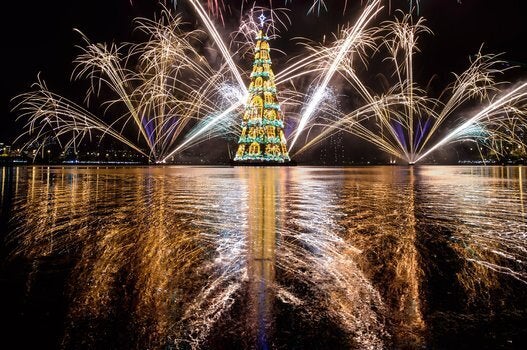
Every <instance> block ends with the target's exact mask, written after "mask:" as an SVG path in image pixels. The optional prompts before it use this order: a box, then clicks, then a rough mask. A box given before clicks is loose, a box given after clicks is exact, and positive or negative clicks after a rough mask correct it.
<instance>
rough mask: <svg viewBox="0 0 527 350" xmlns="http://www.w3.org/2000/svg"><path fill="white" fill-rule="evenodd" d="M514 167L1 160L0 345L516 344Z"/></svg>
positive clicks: (525, 264)
mask: <svg viewBox="0 0 527 350" xmlns="http://www.w3.org/2000/svg"><path fill="white" fill-rule="evenodd" d="M526 172H527V169H526V168H525V167H439V166H436V167H426V166H422V167H421V166H419V167H362V168H360V167H357V168H304V167H294V168H190V167H165V168H161V167H152V168H149V167H137V168H97V167H19V168H0V175H1V177H0V186H1V196H0V201H1V205H0V208H1V212H0V229H1V232H2V236H3V238H4V243H3V244H2V246H1V251H0V253H1V257H2V259H3V263H2V265H1V269H0V278H1V282H2V295H1V298H0V299H1V300H2V304H3V305H2V310H5V312H2V317H3V319H4V320H3V321H4V322H8V324H9V326H7V328H6V334H7V336H6V339H5V343H12V344H15V345H16V346H17V347H18V348H26V347H29V346H35V347H38V348H66V349H94V348H97V349H99V348H100V349H146V348H151V349H157V348H159V349H167V348H168V349H191V348H201V349H234V348H240V349H393V348H396V349H423V348H425V349H444V348H452V349H485V348H486V349H495V348H511V349H512V348H521V347H522V344H525V342H526V341H527V331H526V329H525V327H524V323H525V321H526V320H527V243H526V236H527V209H526V207H527V194H526V193H525V191H526V188H527V177H526ZM20 330H23V332H24V333H25V334H26V335H27V336H25V337H20V336H18V335H17V334H20ZM15 331H17V332H15Z"/></svg>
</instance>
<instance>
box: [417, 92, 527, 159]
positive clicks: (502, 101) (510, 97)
mask: <svg viewBox="0 0 527 350" xmlns="http://www.w3.org/2000/svg"><path fill="white" fill-rule="evenodd" d="M525 88H527V83H524V84H522V85H520V86H518V87H517V88H515V89H514V90H512V91H510V92H509V93H507V94H505V95H504V96H502V97H500V98H499V99H498V100H497V101H495V102H493V103H491V104H490V105H488V106H487V107H486V108H484V109H483V110H481V111H480V112H479V113H477V114H476V115H475V116H473V117H472V118H470V119H469V120H467V121H466V122H464V123H463V124H461V125H460V126H458V127H457V128H456V129H454V130H453V131H452V132H450V134H448V135H447V136H445V138H443V139H442V140H441V141H439V142H438V143H436V144H435V145H434V146H432V147H431V148H430V149H428V151H426V152H425V153H423V154H422V155H421V156H420V157H419V158H417V159H416V161H415V162H418V161H420V160H421V159H423V158H424V157H426V156H427V155H429V154H430V153H432V152H433V151H434V150H436V149H437V148H438V147H441V146H443V145H444V144H446V143H448V142H449V141H451V140H453V139H454V138H456V136H458V135H460V134H462V133H463V132H464V131H465V130H466V129H467V128H468V127H470V126H472V125H473V124H474V123H476V122H478V121H479V120H480V119H482V118H483V117H485V116H486V115H487V114H489V113H491V112H493V111H495V110H497V109H499V108H501V107H503V106H504V105H506V104H508V103H510V102H512V101H514V100H518V99H520V98H523V97H526V96H527V91H524V92H521V93H519V92H520V91H522V90H523V89H525ZM518 93H519V94H518Z"/></svg>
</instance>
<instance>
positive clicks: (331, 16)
mask: <svg viewBox="0 0 527 350" xmlns="http://www.w3.org/2000/svg"><path fill="white" fill-rule="evenodd" d="M179 2H180V3H184V2H185V0H179ZM226 2H229V1H228V0H226ZM306 2H310V1H308V0H306V1H305V2H304V1H301V0H293V4H294V5H293V7H292V12H291V17H292V19H293V25H292V28H291V30H290V32H289V33H288V34H286V35H284V38H283V39H282V41H281V42H280V43H277V45H279V46H280V47H281V48H282V49H287V46H288V44H287V43H288V41H287V40H288V39H289V38H290V37H294V36H298V35H302V36H307V37H311V38H313V39H315V40H319V39H320V38H321V36H322V34H323V32H328V33H329V32H331V31H334V30H335V29H336V25H337V24H338V23H343V22H346V21H348V20H353V18H356V16H357V13H356V11H354V9H355V8H356V7H357V6H358V5H359V4H360V0H348V3H349V4H350V8H349V9H348V11H347V12H346V14H345V15H344V16H342V3H343V1H342V0H338V1H337V0H335V1H329V0H327V1H326V3H327V4H328V6H329V12H322V13H321V14H320V16H319V17H317V16H314V15H309V16H306V9H307V5H306ZM459 2H461V3H459ZM230 3H231V4H232V8H234V9H235V10H236V9H239V5H238V4H239V3H240V1H231V2H230ZM257 3H258V4H262V5H265V4H267V0H260V1H257ZM280 3H281V1H280V0H274V4H275V6H277V4H280ZM407 3H408V2H407V1H406V0H400V1H397V0H393V1H392V15H393V10H394V9H395V8H397V7H402V8H404V9H407ZM420 3H421V15H423V16H425V17H426V18H427V24H428V26H429V27H430V28H431V29H432V30H433V32H434V36H426V37H425V38H423V40H422V41H421V44H420V47H421V50H422V53H421V54H420V57H419V58H418V60H419V67H418V68H417V69H416V72H417V74H420V75H422V76H423V79H428V78H429V77H430V76H431V75H433V74H434V73H438V74H439V76H447V75H448V73H449V72H451V71H455V72H461V71H462V70H463V69H464V68H466V67H467V62H468V56H469V55H470V54H473V53H475V52H476V51H477V50H478V48H479V47H480V45H481V44H482V43H485V52H494V53H498V52H506V54H505V56H503V57H504V58H506V59H508V60H511V61H513V62H514V63H516V64H518V63H520V64H526V65H527V39H526V38H527V26H526V23H527V22H526V20H527V4H526V3H527V1H525V0H499V1H498V0H461V1H459V0H421V2H420ZM158 9H159V7H158V6H156V1H155V0H134V1H133V5H132V4H130V0H89V1H74V0H68V1H66V0H54V1H33V0H31V1H12V2H9V5H5V4H4V7H3V9H2V13H3V18H2V21H1V23H2V35H3V40H2V42H3V46H4V48H3V50H2V52H3V57H2V62H3V75H2V78H3V79H2V122H3V123H2V125H3V127H2V128H0V142H1V141H11V140H12V139H13V137H14V136H15V135H16V134H18V132H19V125H17V126H15V124H14V122H13V120H14V118H15V115H14V114H13V113H11V112H10V111H9V110H10V107H11V104H10V102H9V100H10V99H11V98H12V97H13V96H14V95H16V94H18V93H21V92H24V91H26V90H28V89H29V87H30V85H31V84H32V83H33V82H34V81H35V80H36V76H37V73H38V72H41V74H42V77H43V78H44V80H45V81H46V82H47V84H48V86H49V87H50V88H51V89H52V90H53V91H56V92H58V93H61V94H65V95H66V96H68V97H70V98H73V99H75V100H77V101H79V102H80V101H82V97H83V96H78V97H77V96H75V95H78V94H79V92H80V90H79V88H78V87H75V85H73V87H72V85H71V83H70V82H69V77H70V73H71V70H72V64H71V61H72V59H73V57H74V56H75V54H76V53H77V52H78V50H77V49H76V48H75V45H77V44H80V38H79V36H78V34H76V33H74V32H73V30H72V28H78V29H80V30H82V31H83V32H84V33H85V34H86V35H88V37H89V38H90V39H91V40H92V41H97V42H101V41H105V42H109V41H116V42H121V41H123V40H124V41H126V40H128V41H129V40H133V34H132V28H133V24H132V19H133V18H135V17H137V16H143V17H152V16H153V14H154V13H155V11H156V10H158ZM182 10H184V11H185V13H186V17H187V18H189V19H191V16H192V15H191V12H189V11H187V10H185V9H184V8H182ZM386 18H387V17H386V16H384V17H383V18H382V19H386ZM380 20H381V18H379V21H380ZM275 70H276V71H279V70H280V68H279V67H276V69H275ZM526 70H527V69H525V68H524V69H523V72H525V71H526ZM520 75H521V74H520V72H519V73H518V76H520ZM445 79H446V78H445Z"/></svg>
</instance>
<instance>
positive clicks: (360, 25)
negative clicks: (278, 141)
mask: <svg viewBox="0 0 527 350" xmlns="http://www.w3.org/2000/svg"><path fill="white" fill-rule="evenodd" d="M379 4H380V0H374V1H373V2H371V3H370V4H369V5H368V6H367V7H366V9H365V10H364V12H363V13H362V15H361V16H360V17H359V19H358V21H357V23H356V24H355V25H354V26H353V28H352V30H351V32H350V33H349V37H348V38H347V39H346V40H345V41H344V43H343V44H342V47H341V48H340V50H339V52H338V54H337V55H336V56H335V58H334V60H333V62H332V63H331V65H330V66H329V68H328V70H327V73H326V75H325V76H324V79H323V80H322V83H321V84H320V85H319V86H318V87H317V89H316V91H315V93H314V94H313V96H312V97H311V99H310V101H309V103H308V105H307V107H306V109H305V111H304V113H303V115H302V118H301V119H300V122H299V124H298V126H297V129H296V130H295V137H294V138H293V141H292V142H291V143H290V146H289V150H291V149H293V146H294V145H295V143H296V141H297V140H298V137H299V136H300V134H301V133H302V131H303V130H304V128H305V127H306V124H307V123H308V121H309V119H310V118H311V116H312V115H313V113H314V112H315V108H316V107H317V106H318V104H319V103H320V101H321V100H322V97H324V91H325V90H326V87H327V85H328V84H329V81H330V80H331V78H333V75H334V74H335V72H336V70H337V68H338V67H339V65H340V64H341V61H342V59H343V58H344V56H345V55H346V54H347V53H348V52H349V50H350V49H351V48H352V47H353V45H354V44H356V41H357V39H358V38H360V34H361V33H362V31H363V30H364V28H365V27H366V25H367V24H368V23H369V22H370V21H371V20H372V19H373V17H374V16H375V15H376V14H377V13H379V12H380V11H381V10H382V9H383V6H379ZM375 9H376V10H375Z"/></svg>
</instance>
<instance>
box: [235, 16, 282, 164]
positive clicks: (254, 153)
mask: <svg viewBox="0 0 527 350" xmlns="http://www.w3.org/2000/svg"><path fill="white" fill-rule="evenodd" d="M259 18H260V22H261V27H263V23H264V20H265V17H264V16H263V14H262V15H261V16H260V17H259ZM268 41H269V37H267V36H266V35H264V33H263V30H260V31H259V32H258V36H257V37H256V46H255V49H254V63H253V71H252V73H251V83H250V85H249V97H248V99H247V104H246V106H245V111H244V114H243V120H242V133H241V135H240V140H239V141H238V144H239V146H238V151H237V152H236V157H235V158H234V161H236V162H245V163H288V162H290V158H289V154H288V152H287V145H286V142H287V141H286V138H285V134H284V118H283V116H282V112H281V110H280V104H279V103H278V100H277V98H276V85H275V83H274V74H273V70H272V69H271V56H270V53H269V52H270V50H271V49H270V48H269V42H268Z"/></svg>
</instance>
